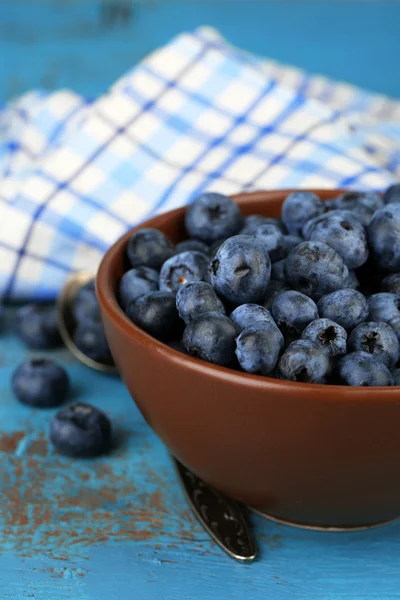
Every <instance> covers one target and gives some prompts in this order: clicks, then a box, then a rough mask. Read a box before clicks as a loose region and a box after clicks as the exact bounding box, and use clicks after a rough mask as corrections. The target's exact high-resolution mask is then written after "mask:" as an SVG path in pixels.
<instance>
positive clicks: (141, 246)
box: [126, 229, 174, 270]
mask: <svg viewBox="0 0 400 600" xmlns="http://www.w3.org/2000/svg"><path fill="white" fill-rule="evenodd" d="M173 253H174V247H173V245H172V244H171V242H170V241H169V239H168V238H167V237H166V236H165V235H164V234H163V233H162V232H161V231H158V230H157V229H141V230H140V231H137V232H136V233H134V234H133V235H132V237H131V238H130V240H129V241H128V245H127V248H126V254H127V257H128V260H129V263H130V265H131V266H132V267H150V268H152V269H157V270H158V269H160V268H161V265H162V264H163V263H164V262H165V261H166V260H168V258H171V256H172V255H173Z"/></svg>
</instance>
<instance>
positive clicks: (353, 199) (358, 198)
mask: <svg viewBox="0 0 400 600" xmlns="http://www.w3.org/2000/svg"><path fill="white" fill-rule="evenodd" d="M334 206H335V208H336V209H340V210H350V211H353V212H355V213H356V214H357V216H358V217H359V219H360V222H361V224H362V225H364V226H366V225H368V223H369V222H370V220H371V218H372V215H373V214H374V212H375V211H377V210H379V209H380V208H382V206H383V200H382V198H381V197H380V196H379V194H376V193H375V192H352V191H350V192H345V193H344V194H341V195H340V196H338V197H337V198H336V200H335V203H334Z"/></svg>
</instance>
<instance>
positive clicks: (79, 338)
mask: <svg viewBox="0 0 400 600" xmlns="http://www.w3.org/2000/svg"><path fill="white" fill-rule="evenodd" d="M72 341H73V342H74V344H75V346H76V347H77V348H78V350H80V351H81V352H82V353H83V354H84V355H85V356H87V357H88V358H91V359H92V360H94V361H96V362H99V363H104V364H108V363H112V362H113V359H112V356H111V352H110V348H109V346H108V342H107V338H106V334H105V331H104V327H103V323H102V322H101V320H100V319H99V320H97V321H92V322H89V321H81V322H78V324H77V326H76V328H75V331H74V333H73V335H72Z"/></svg>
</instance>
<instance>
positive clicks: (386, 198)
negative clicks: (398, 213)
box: [383, 183, 400, 204]
mask: <svg viewBox="0 0 400 600" xmlns="http://www.w3.org/2000/svg"><path fill="white" fill-rule="evenodd" d="M383 202H384V204H392V203H396V202H400V183H396V184H395V185H391V186H390V187H388V189H387V190H386V191H385V193H384V194H383Z"/></svg>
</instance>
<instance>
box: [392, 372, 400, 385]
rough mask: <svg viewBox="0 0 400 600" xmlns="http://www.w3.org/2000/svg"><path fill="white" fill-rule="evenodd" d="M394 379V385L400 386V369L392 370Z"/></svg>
mask: <svg viewBox="0 0 400 600" xmlns="http://www.w3.org/2000/svg"><path fill="white" fill-rule="evenodd" d="M391 373H392V375H393V379H394V385H400V369H392V371H391Z"/></svg>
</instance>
